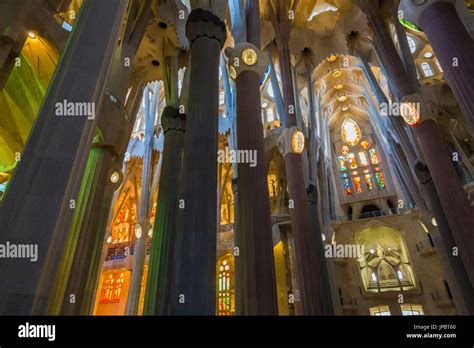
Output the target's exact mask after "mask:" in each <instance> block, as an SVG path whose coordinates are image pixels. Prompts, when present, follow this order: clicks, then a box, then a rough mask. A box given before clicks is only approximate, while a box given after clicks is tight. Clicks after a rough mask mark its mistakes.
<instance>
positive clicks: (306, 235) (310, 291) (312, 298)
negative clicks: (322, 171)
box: [267, 1, 333, 315]
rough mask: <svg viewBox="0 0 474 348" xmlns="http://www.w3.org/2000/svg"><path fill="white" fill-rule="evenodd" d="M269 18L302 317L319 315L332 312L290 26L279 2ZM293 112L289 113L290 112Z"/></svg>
mask: <svg viewBox="0 0 474 348" xmlns="http://www.w3.org/2000/svg"><path fill="white" fill-rule="evenodd" d="M267 9H268V12H269V17H270V20H271V22H272V25H273V28H274V31H275V33H276V43H277V46H278V53H279V65H280V70H281V80H282V87H283V88H282V89H283V100H284V104H285V110H284V119H285V126H286V127H287V128H285V129H284V130H283V132H282V135H281V137H280V140H279V147H280V151H281V152H282V155H283V159H284V161H285V168H286V176H287V180H288V193H289V198H290V200H289V202H290V206H289V210H290V216H291V226H292V233H293V235H294V240H295V252H296V259H297V269H298V274H299V283H300V284H299V285H300V291H301V299H302V301H301V302H302V307H303V314H306V315H317V314H319V315H322V314H330V313H332V312H333V307H332V300H331V289H330V284H329V282H328V277H327V267H326V259H325V257H324V250H323V241H322V236H321V233H319V235H318V233H317V229H316V226H314V223H313V221H312V219H311V213H310V209H309V205H308V197H307V195H306V187H305V176H304V173H303V159H302V157H301V153H302V152H303V149H304V147H305V145H304V140H302V139H304V135H303V133H302V132H301V130H299V129H298V128H297V127H296V117H295V114H294V110H295V98H294V93H293V83H292V81H293V80H292V77H291V60H290V51H289V47H288V42H289V37H290V30H291V26H290V23H289V22H288V15H287V9H286V7H285V3H284V2H283V1H280V2H279V3H278V7H277V9H276V12H275V11H274V10H273V7H272V6H270V5H269V6H267ZM292 111H293V112H292Z"/></svg>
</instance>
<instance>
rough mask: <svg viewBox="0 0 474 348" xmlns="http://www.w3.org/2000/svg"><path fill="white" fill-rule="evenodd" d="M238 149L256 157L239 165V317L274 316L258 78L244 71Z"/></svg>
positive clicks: (239, 86)
mask: <svg viewBox="0 0 474 348" xmlns="http://www.w3.org/2000/svg"><path fill="white" fill-rule="evenodd" d="M236 90H237V145H238V149H239V150H245V151H251V152H253V153H255V154H256V160H257V162H256V165H255V166H254V167H252V166H251V164H250V163H239V164H238V173H239V202H238V204H239V214H240V221H239V233H240V244H239V245H236V246H237V247H239V249H240V256H238V257H241V258H243V259H245V262H244V263H243V264H242V266H243V267H246V270H245V275H246V277H245V278H244V279H239V280H240V281H244V282H246V285H245V288H246V290H247V293H246V296H245V297H244V298H242V307H241V309H242V314H248V315H256V314H265V315H276V314H278V308H277V294H276V287H275V286H276V284H275V265H274V256H273V241H272V225H271V218H270V215H271V213H270V201H269V195H268V179H267V173H268V171H267V161H266V158H265V150H264V146H263V126H262V122H261V117H260V110H261V106H260V104H261V102H260V77H259V75H258V74H257V73H256V72H253V71H248V70H247V71H243V72H242V73H241V74H240V75H239V76H238V77H237V80H236Z"/></svg>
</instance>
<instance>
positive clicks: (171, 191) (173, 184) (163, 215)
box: [143, 106, 186, 315]
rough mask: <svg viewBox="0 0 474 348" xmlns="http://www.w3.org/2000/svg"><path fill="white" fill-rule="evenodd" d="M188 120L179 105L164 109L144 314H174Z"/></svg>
mask: <svg viewBox="0 0 474 348" xmlns="http://www.w3.org/2000/svg"><path fill="white" fill-rule="evenodd" d="M185 122H186V115H185V114H180V113H179V109H178V108H176V107H174V106H167V107H165V109H164V110H163V115H162V116H161V125H162V127H163V132H164V136H165V140H164V144H163V162H162V165H161V176H160V190H159V194H158V202H157V207H156V215H155V224H154V228H153V229H154V231H153V240H152V243H151V252H150V259H149V262H148V280H147V288H146V293H145V305H144V307H143V313H144V314H151V315H169V314H171V311H170V303H171V298H170V289H171V274H172V273H171V272H172V266H173V257H174V255H173V251H174V247H175V238H176V219H177V215H178V210H179V202H178V192H179V191H178V190H179V182H180V178H181V164H182V160H183V147H184V130H185ZM185 175H186V174H185Z"/></svg>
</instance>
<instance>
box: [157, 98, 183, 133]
mask: <svg viewBox="0 0 474 348" xmlns="http://www.w3.org/2000/svg"><path fill="white" fill-rule="evenodd" d="M161 127H163V132H164V134H166V133H168V131H170V130H174V131H178V132H184V131H185V129H186V114H183V113H180V112H179V108H177V107H175V106H172V105H168V106H166V107H165V108H164V110H163V115H162V116H161Z"/></svg>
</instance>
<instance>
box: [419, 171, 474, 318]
mask: <svg viewBox="0 0 474 348" xmlns="http://www.w3.org/2000/svg"><path fill="white" fill-rule="evenodd" d="M415 171H416V174H417V177H418V180H419V181H420V183H421V185H422V188H423V190H424V191H425V194H426V195H427V196H428V197H429V201H430V203H431V207H430V208H431V209H432V211H433V214H434V215H435V219H436V224H437V225H438V228H430V230H431V232H430V234H431V236H432V237H433V243H434V245H435V247H436V248H437V249H438V252H439V256H440V258H441V264H442V265H443V269H444V273H445V276H446V278H447V280H448V282H449V285H450V288H451V291H452V292H453V297H454V302H455V304H456V308H457V309H458V311H459V314H461V315H472V314H473V313H474V289H473V286H472V284H471V283H470V281H469V277H468V275H467V273H466V269H465V268H464V265H463V263H462V259H461V258H460V257H459V256H454V255H453V248H454V247H456V246H457V244H456V242H455V241H454V239H453V235H452V233H451V230H450V228H449V224H448V221H447V219H446V216H445V214H444V211H443V207H442V204H441V202H440V200H439V198H438V195H437V194H436V187H435V185H434V183H433V179H432V178H431V175H430V172H429V170H428V167H427V166H425V165H424V164H423V163H421V162H418V163H416V165H415Z"/></svg>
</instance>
